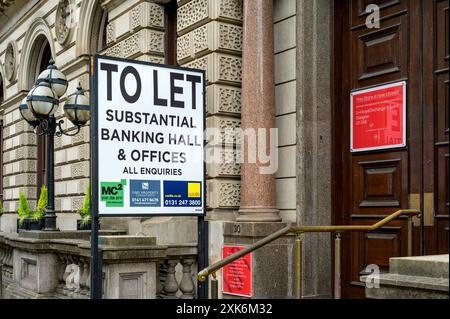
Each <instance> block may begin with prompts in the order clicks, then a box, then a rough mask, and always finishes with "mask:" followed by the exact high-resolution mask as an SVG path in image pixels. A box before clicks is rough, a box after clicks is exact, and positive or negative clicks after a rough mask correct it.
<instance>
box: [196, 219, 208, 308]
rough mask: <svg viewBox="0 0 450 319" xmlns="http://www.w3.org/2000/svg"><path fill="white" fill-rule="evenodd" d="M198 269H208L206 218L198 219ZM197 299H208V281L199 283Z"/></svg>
mask: <svg viewBox="0 0 450 319" xmlns="http://www.w3.org/2000/svg"><path fill="white" fill-rule="evenodd" d="M197 225H198V226H197V227H198V248H197V249H198V261H197V265H198V266H197V267H198V269H204V268H206V267H208V259H209V256H208V222H207V221H206V220H205V217H204V216H200V217H198V224H197ZM197 298H198V299H208V280H205V281H204V282H200V281H197Z"/></svg>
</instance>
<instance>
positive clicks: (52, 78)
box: [36, 59, 68, 98]
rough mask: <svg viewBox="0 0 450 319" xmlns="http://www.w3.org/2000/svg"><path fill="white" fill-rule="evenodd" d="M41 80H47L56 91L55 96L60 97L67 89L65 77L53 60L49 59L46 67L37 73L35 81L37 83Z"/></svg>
mask: <svg viewBox="0 0 450 319" xmlns="http://www.w3.org/2000/svg"><path fill="white" fill-rule="evenodd" d="M42 81H48V82H49V83H50V86H51V88H52V90H53V91H54V92H55V93H56V97H57V98H60V97H61V96H63V95H64V93H66V91H67V85H68V82H67V78H66V76H65V75H64V73H62V72H61V71H60V70H58V68H57V67H56V65H55V61H53V59H50V61H49V64H48V67H47V69H45V70H44V71H42V72H41V74H39V76H38V79H37V81H36V83H37V84H39V83H40V82H42Z"/></svg>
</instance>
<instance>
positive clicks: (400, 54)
mask: <svg viewBox="0 0 450 319" xmlns="http://www.w3.org/2000/svg"><path fill="white" fill-rule="evenodd" d="M407 19H408V16H407V15H402V16H399V17H395V18H392V19H389V20H386V21H384V22H383V23H382V24H381V27H380V29H375V30H371V29H367V28H362V29H359V30H356V31H353V32H352V43H353V44H352V61H353V62H354V63H353V64H352V74H353V81H352V89H357V88H362V87H367V86H371V85H375V84H379V83H387V82H392V81H396V80H400V79H404V78H406V77H407V74H408V38H407V28H408V20H407Z"/></svg>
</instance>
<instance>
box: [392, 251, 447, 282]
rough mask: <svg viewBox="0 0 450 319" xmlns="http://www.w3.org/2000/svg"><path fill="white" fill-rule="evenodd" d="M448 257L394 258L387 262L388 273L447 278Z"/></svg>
mask: <svg viewBox="0 0 450 319" xmlns="http://www.w3.org/2000/svg"><path fill="white" fill-rule="evenodd" d="M448 271H449V255H431V256H417V257H396V258H391V259H390V261H389V272H390V273H391V274H399V275H406V276H418V277H429V278H448Z"/></svg>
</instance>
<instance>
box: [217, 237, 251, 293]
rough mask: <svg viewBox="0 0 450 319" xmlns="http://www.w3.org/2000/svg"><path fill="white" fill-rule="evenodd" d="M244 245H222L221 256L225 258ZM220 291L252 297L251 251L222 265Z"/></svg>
mask: <svg viewBox="0 0 450 319" xmlns="http://www.w3.org/2000/svg"><path fill="white" fill-rule="evenodd" d="M244 248H245V246H234V245H233V246H232V245H223V248H222V258H226V257H228V256H230V255H232V254H234V253H236V252H238V251H240V250H242V249H244ZM222 292H223V293H224V294H229V295H236V296H242V297H252V295H253V286H252V253H249V254H247V255H245V256H244V257H241V258H239V259H236V260H235V261H233V262H232V263H230V264H228V265H226V266H225V267H223V271H222Z"/></svg>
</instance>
